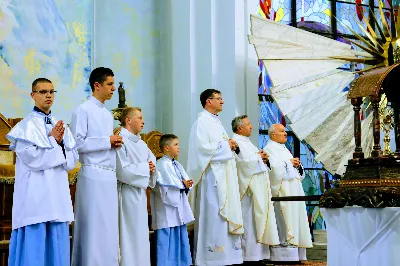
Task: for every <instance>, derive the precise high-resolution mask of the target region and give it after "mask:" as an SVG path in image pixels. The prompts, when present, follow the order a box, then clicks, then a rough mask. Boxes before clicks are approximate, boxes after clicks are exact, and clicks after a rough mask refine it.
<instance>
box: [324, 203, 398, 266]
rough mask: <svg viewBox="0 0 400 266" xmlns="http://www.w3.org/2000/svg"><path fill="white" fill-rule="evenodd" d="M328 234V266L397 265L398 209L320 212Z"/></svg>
mask: <svg viewBox="0 0 400 266" xmlns="http://www.w3.org/2000/svg"><path fill="white" fill-rule="evenodd" d="M321 211H322V214H323V215H324V218H325V222H326V228H327V233H328V265H329V266H336V265H337V266H343V265H354V266H364V265H365V266H372V265H379V266H393V265H399V263H400V252H398V250H399V248H400V208H383V209H372V208H362V207H345V208H341V209H321Z"/></svg>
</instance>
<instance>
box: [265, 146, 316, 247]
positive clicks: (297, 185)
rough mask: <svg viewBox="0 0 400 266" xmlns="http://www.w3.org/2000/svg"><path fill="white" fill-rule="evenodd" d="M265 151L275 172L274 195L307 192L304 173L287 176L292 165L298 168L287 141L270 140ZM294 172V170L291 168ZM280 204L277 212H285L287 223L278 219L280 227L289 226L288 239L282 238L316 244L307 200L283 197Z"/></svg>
mask: <svg viewBox="0 0 400 266" xmlns="http://www.w3.org/2000/svg"><path fill="white" fill-rule="evenodd" d="M264 151H265V152H266V153H267V154H268V155H269V161H270V165H271V172H270V173H269V177H270V180H271V190H272V196H273V197H286V196H304V191H303V186H302V184H301V176H300V175H298V177H297V178H293V179H290V180H286V179H285V176H287V175H288V172H289V170H293V169H289V168H294V167H293V165H292V163H291V162H290V159H292V158H293V156H292V154H291V153H290V152H289V150H288V149H287V148H286V147H285V145H284V144H279V143H277V142H275V141H272V140H269V141H268V142H267V145H266V146H265V147H264ZM290 172H291V173H293V171H290ZM279 207H280V209H279V208H275V212H281V213H282V216H283V220H284V224H282V223H279V222H278V228H279V227H280V228H285V229H284V230H285V232H286V234H285V236H284V239H281V242H282V241H284V242H288V243H290V244H292V245H295V246H299V247H312V241H311V235H310V228H309V226H308V219H307V212H306V205H305V203H304V201H281V202H279Z"/></svg>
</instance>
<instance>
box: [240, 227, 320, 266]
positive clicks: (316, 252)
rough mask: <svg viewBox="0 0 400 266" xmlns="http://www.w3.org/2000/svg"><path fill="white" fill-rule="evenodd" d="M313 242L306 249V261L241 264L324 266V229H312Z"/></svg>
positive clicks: (249, 264)
mask: <svg viewBox="0 0 400 266" xmlns="http://www.w3.org/2000/svg"><path fill="white" fill-rule="evenodd" d="M314 237H315V239H314V243H313V247H312V248H308V249H307V259H308V260H307V261H303V262H301V264H299V263H293V264H272V263H271V262H269V261H265V262H264V261H263V262H258V263H254V262H253V263H244V264H242V265H248V266H251V265H254V266H255V265H260V266H261V265H268V266H272V265H280V266H282V265H290V266H294V265H302V266H325V265H327V264H326V261H327V241H326V231H325V230H315V231H314Z"/></svg>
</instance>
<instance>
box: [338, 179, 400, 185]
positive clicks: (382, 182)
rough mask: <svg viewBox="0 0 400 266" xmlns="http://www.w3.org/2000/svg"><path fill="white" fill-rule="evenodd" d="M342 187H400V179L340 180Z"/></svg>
mask: <svg viewBox="0 0 400 266" xmlns="http://www.w3.org/2000/svg"><path fill="white" fill-rule="evenodd" d="M339 186H340V187H381V186H384V187H386V186H388V187H393V186H400V179H397V178H387V179H360V180H340V181H339Z"/></svg>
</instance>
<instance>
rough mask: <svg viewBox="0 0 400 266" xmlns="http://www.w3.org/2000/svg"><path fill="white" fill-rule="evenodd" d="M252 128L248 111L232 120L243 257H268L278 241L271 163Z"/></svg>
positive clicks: (255, 259)
mask: <svg viewBox="0 0 400 266" xmlns="http://www.w3.org/2000/svg"><path fill="white" fill-rule="evenodd" d="M252 129H253V126H252V124H251V122H250V120H249V119H248V117H247V115H242V116H238V117H235V118H234V119H233V120H232V131H233V132H234V133H233V136H232V139H233V140H235V141H236V142H237V144H238V145H239V152H238V154H237V155H236V156H235V157H236V167H237V170H238V177H239V189H240V199H241V202H242V213H243V226H244V235H243V237H242V249H243V260H244V261H260V260H265V259H269V258H270V251H269V246H270V245H272V246H275V245H279V238H278V229H277V227H276V219H275V212H274V206H273V203H272V201H271V197H272V196H271V189H270V184H269V176H268V167H267V166H266V164H265V163H266V162H267V160H268V156H267V154H266V153H265V152H264V151H262V150H261V151H259V149H258V148H257V147H256V146H254V144H253V143H251V141H250V139H249V137H250V136H251V133H252Z"/></svg>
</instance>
